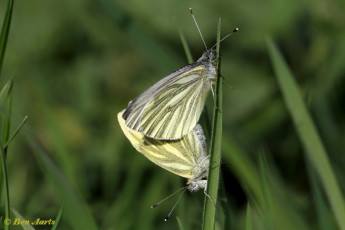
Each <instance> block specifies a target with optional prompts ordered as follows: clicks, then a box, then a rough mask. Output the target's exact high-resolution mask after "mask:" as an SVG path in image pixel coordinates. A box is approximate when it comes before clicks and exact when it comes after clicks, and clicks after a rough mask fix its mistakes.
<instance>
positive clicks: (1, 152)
mask: <svg viewBox="0 0 345 230" xmlns="http://www.w3.org/2000/svg"><path fill="white" fill-rule="evenodd" d="M0 157H1V165H2V175H3V181H4V183H3V184H4V192H5V219H6V218H8V219H10V197H9V196H10V195H9V192H8V179H7V178H8V177H7V167H6V158H5V151H4V147H3V145H2V143H1V142H0ZM4 229H5V230H9V229H10V225H5V228H4Z"/></svg>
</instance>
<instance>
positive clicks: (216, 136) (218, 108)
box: [202, 18, 223, 230]
mask: <svg viewBox="0 0 345 230" xmlns="http://www.w3.org/2000/svg"><path fill="white" fill-rule="evenodd" d="M220 28H221V18H219V21H218V30H217V60H218V62H217V65H218V66H217V70H218V76H217V82H216V84H215V85H216V86H215V108H214V113H213V114H214V116H213V129H212V130H213V131H212V136H211V144H210V146H211V147H210V162H211V163H210V168H209V172H208V182H207V191H206V192H207V194H208V195H209V196H210V197H211V199H212V200H213V202H214V204H217V196H218V185H219V171H220V159H221V146H222V113H221V112H222V80H223V79H222V77H221V76H220V55H219V41H220ZM213 202H212V201H211V200H210V199H208V198H206V199H205V204H204V213H205V214H204V220H203V228H202V229H204V230H212V229H214V226H215V215H216V206H215V205H214V204H213Z"/></svg>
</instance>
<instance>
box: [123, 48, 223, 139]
mask: <svg viewBox="0 0 345 230" xmlns="http://www.w3.org/2000/svg"><path fill="white" fill-rule="evenodd" d="M215 60H216V53H215V50H214V49H211V50H207V51H206V52H204V54H203V55H202V56H201V58H199V60H197V61H196V62H194V63H192V64H190V65H187V66H185V67H182V68H180V69H178V70H176V71H175V72H173V73H171V74H169V75H168V76H166V77H164V78H163V79H161V80H160V81H158V82H157V83H156V84H154V85H153V86H151V87H150V88H148V89H147V90H146V91H145V92H143V93H142V94H141V95H139V96H138V97H137V98H135V99H134V100H132V101H130V102H129V104H128V107H127V109H126V110H125V112H124V113H123V119H124V120H125V123H126V126H127V127H129V128H130V129H132V130H134V131H137V132H140V133H143V134H144V135H146V136H148V137H151V138H154V139H160V140H177V139H180V138H182V137H183V136H185V135H187V134H188V133H189V132H190V131H191V130H192V129H193V128H194V127H195V126H196V124H197V122H198V120H199V118H200V115H201V112H202V110H203V107H204V104H205V100H206V96H207V94H208V92H209V90H210V89H211V87H212V84H213V83H214V82H215V79H216V74H217V71H216V67H215Z"/></svg>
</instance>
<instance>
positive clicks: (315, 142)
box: [267, 39, 345, 230]
mask: <svg viewBox="0 0 345 230" xmlns="http://www.w3.org/2000/svg"><path fill="white" fill-rule="evenodd" d="M267 46H268V51H269V54H270V58H271V62H272V65H273V68H274V71H275V73H276V77H277V80H278V83H279V87H280V89H281V91H282V94H283V98H284V101H285V103H286V105H287V108H288V110H289V113H290V114H291V117H292V119H293V121H294V124H295V127H296V130H297V133H298V135H299V138H300V140H301V142H302V144H303V146H304V148H305V154H306V156H307V159H308V160H309V161H310V162H311V163H312V165H313V166H314V167H315V170H316V172H317V174H318V175H319V177H320V179H321V182H322V185H323V188H324V190H325V192H326V195H327V198H328V200H329V202H330V205H331V208H332V210H333V213H334V216H335V218H336V220H337V223H338V225H339V227H340V229H342V230H345V219H344V216H345V202H344V198H343V195H342V194H341V190H340V188H339V185H338V182H337V179H336V177H335V175H334V172H333V169H332V167H331V164H330V162H329V159H328V156H327V153H326V150H325V148H324V146H323V143H322V141H321V139H320V137H319V134H318V132H317V130H316V128H315V126H314V124H313V121H312V119H311V117H310V115H309V112H308V111H307V108H306V106H305V104H304V102H303V99H302V96H301V94H300V91H299V89H298V86H297V83H296V82H295V80H294V78H293V76H292V73H291V72H290V70H289V68H288V67H287V65H286V63H285V61H284V60H283V58H282V56H281V54H280V53H279V51H278V49H277V48H276V46H275V44H274V43H273V41H272V40H271V39H267Z"/></svg>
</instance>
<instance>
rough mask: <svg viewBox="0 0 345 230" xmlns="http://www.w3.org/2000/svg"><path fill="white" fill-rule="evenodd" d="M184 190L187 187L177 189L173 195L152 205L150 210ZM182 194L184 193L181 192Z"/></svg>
mask: <svg viewBox="0 0 345 230" xmlns="http://www.w3.org/2000/svg"><path fill="white" fill-rule="evenodd" d="M186 188H187V186H185V187H183V188H180V189H178V190H177V191H176V192H174V193H173V194H171V195H169V196H167V197H165V198H164V199H163V200H161V201H159V202H157V203H155V204H154V205H151V208H155V207H157V206H158V205H160V204H161V203H163V202H164V201H166V200H167V199H169V198H170V197H172V196H173V195H175V194H176V193H178V192H179V191H181V190H182V189H184V190H186ZM183 192H184V191H183Z"/></svg>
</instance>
